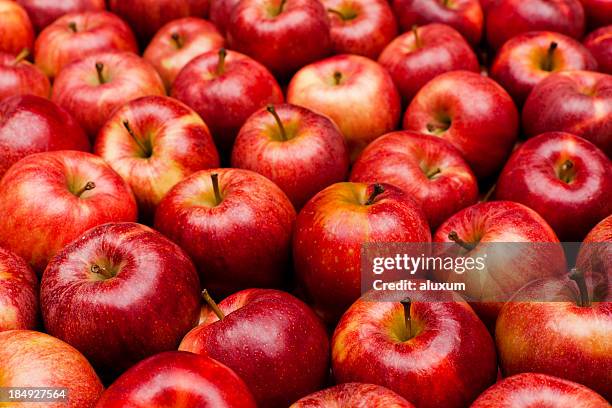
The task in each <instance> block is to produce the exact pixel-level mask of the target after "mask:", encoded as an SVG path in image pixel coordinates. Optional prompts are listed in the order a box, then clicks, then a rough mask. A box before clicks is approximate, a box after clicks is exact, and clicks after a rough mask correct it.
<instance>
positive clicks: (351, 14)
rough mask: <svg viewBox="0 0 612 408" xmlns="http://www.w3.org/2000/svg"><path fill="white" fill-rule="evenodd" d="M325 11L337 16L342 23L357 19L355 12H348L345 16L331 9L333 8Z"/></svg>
mask: <svg viewBox="0 0 612 408" xmlns="http://www.w3.org/2000/svg"><path fill="white" fill-rule="evenodd" d="M327 11H328V12H329V13H333V14H335V15H337V16H338V17H340V19H341V20H342V21H349V20H352V19H354V18H356V17H357V13H355V12H350V11H349V12H348V13H347V14H344V13H343V12H341V11H338V10H336V9H333V8H328V9H327Z"/></svg>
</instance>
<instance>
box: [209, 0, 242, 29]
mask: <svg viewBox="0 0 612 408" xmlns="http://www.w3.org/2000/svg"><path fill="white" fill-rule="evenodd" d="M240 1H241V0H212V1H211V2H210V13H209V14H210V16H209V18H210V21H211V22H212V23H213V24H214V25H216V26H217V28H218V29H219V31H220V32H221V34H223V35H226V34H227V26H228V25H229V22H230V19H231V17H232V11H233V10H234V7H236V5H237V4H238V3H240Z"/></svg>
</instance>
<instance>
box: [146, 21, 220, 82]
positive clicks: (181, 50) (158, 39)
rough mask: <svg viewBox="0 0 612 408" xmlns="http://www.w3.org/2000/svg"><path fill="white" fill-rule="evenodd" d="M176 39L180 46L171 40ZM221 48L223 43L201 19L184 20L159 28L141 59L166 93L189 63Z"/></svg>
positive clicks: (207, 23)
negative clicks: (149, 67) (155, 74)
mask: <svg viewBox="0 0 612 408" xmlns="http://www.w3.org/2000/svg"><path fill="white" fill-rule="evenodd" d="M177 35H178V38H179V41H180V42H181V44H180V46H179V45H178V44H177V42H176V41H175V40H174V39H173V36H177ZM224 45H225V39H224V38H223V36H222V35H221V33H219V31H218V30H217V28H216V27H215V26H214V25H213V24H212V23H210V22H208V21H206V20H203V19H201V18H196V17H185V18H181V19H178V20H173V21H171V22H169V23H168V24H166V25H165V26H163V27H162V28H160V29H159V31H158V32H157V33H156V34H155V36H154V37H153V39H152V40H151V42H150V43H149V45H148V46H147V49H146V50H145V52H144V54H143V57H144V59H146V60H147V61H149V62H150V63H151V65H153V66H154V67H155V69H156V70H157V72H158V73H159V75H160V76H161V77H162V79H163V80H164V84H165V85H166V89H168V90H170V89H171V88H172V83H173V82H174V80H175V79H176V76H177V75H178V73H179V72H180V71H181V69H183V67H185V65H187V64H188V63H189V62H190V61H191V60H192V59H194V58H195V57H197V56H199V55H201V54H204V53H206V52H208V51H216V50H218V49H219V48H222V47H223V46H224Z"/></svg>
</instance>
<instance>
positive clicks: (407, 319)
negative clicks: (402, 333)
mask: <svg viewBox="0 0 612 408" xmlns="http://www.w3.org/2000/svg"><path fill="white" fill-rule="evenodd" d="M400 303H401V304H402V306H403V307H404V326H405V328H406V334H407V336H408V337H407V338H406V340H410V339H411V338H412V337H413V335H412V318H411V317H410V308H411V307H412V300H411V299H410V298H409V297H407V298H405V299H402V300H400Z"/></svg>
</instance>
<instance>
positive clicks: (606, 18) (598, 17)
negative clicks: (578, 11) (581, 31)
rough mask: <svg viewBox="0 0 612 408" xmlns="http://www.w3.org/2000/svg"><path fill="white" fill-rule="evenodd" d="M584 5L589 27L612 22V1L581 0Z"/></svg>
mask: <svg viewBox="0 0 612 408" xmlns="http://www.w3.org/2000/svg"><path fill="white" fill-rule="evenodd" d="M580 2H581V3H582V6H583V7H584V13H585V14H586V18H587V23H588V25H589V27H591V28H596V27H602V26H606V25H610V24H612V1H610V0H580Z"/></svg>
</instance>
